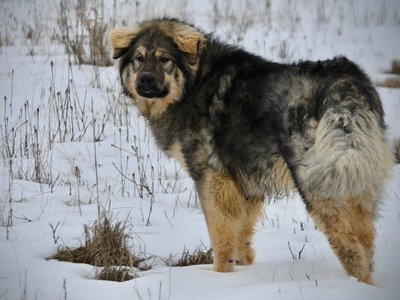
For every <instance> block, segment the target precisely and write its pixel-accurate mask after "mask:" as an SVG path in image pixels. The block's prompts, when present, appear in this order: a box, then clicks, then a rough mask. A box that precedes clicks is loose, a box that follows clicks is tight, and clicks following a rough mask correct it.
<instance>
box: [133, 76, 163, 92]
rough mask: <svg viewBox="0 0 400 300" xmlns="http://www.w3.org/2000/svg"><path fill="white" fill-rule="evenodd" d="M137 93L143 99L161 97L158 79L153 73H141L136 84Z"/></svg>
mask: <svg viewBox="0 0 400 300" xmlns="http://www.w3.org/2000/svg"><path fill="white" fill-rule="evenodd" d="M136 91H137V92H138V94H139V95H140V96H142V97H146V98H154V97H159V95H160V93H161V89H160V87H159V85H158V84H157V78H156V76H155V75H154V74H153V73H150V72H144V73H141V74H140V75H139V76H138V78H137V82H136Z"/></svg>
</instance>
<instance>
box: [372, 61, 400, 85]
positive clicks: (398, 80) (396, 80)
mask: <svg viewBox="0 0 400 300" xmlns="http://www.w3.org/2000/svg"><path fill="white" fill-rule="evenodd" d="M385 73H387V74H391V75H393V76H391V77H389V78H386V79H385V80H383V81H378V82H377V83H376V85H377V86H380V87H387V88H391V89H399V88H400V76H399V75H400V60H398V59H396V60H393V61H392V66H391V68H390V70H388V71H386V72H385Z"/></svg>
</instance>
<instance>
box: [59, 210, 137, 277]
mask: <svg viewBox="0 0 400 300" xmlns="http://www.w3.org/2000/svg"><path fill="white" fill-rule="evenodd" d="M129 229H130V228H128V225H127V224H126V222H115V223H114V224H112V222H111V221H110V219H109V218H108V217H106V216H102V217H101V218H100V219H99V220H97V221H96V222H95V223H94V225H93V226H91V227H89V226H85V229H84V245H83V246H81V247H78V248H75V249H72V248H69V247H67V246H65V247H63V248H61V249H59V251H58V253H57V254H56V255H54V256H53V257H51V258H52V259H57V260H60V261H69V262H73V263H85V264H90V265H93V266H95V267H103V269H102V270H101V272H98V274H96V279H102V280H113V281H124V280H129V279H132V278H134V276H132V275H131V274H130V273H129V271H130V269H131V268H133V267H134V268H138V269H140V266H139V265H140V263H142V262H143V261H144V260H145V259H144V258H141V257H137V256H134V255H132V254H131V252H130V251H129V247H128V240H129V239H130V238H131V236H130V235H129V233H127V232H129Z"/></svg>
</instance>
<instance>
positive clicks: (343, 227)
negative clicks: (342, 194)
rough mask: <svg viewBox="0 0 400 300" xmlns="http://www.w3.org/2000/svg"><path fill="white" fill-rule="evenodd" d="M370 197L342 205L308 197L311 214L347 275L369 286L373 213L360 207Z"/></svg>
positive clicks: (371, 264) (371, 265) (371, 269)
mask: <svg viewBox="0 0 400 300" xmlns="http://www.w3.org/2000/svg"><path fill="white" fill-rule="evenodd" d="M366 197H371V195H369V194H364V195H362V196H359V197H351V198H348V199H346V200H345V201H335V200H332V199H321V198H317V197H311V198H310V200H311V201H310V202H311V210H310V213H311V215H312V216H313V217H314V220H315V222H316V224H317V226H318V227H319V228H320V229H321V230H322V231H323V232H324V233H325V234H326V236H327V238H328V241H329V243H330V245H331V247H332V249H333V250H334V252H335V253H336V255H337V256H338V258H339V260H340V262H341V263H342V265H343V267H344V269H345V270H346V272H347V273H348V274H349V275H351V276H354V277H356V278H358V279H359V280H360V281H362V282H365V283H368V284H372V276H371V273H372V271H373V253H374V239H375V228H374V215H375V213H374V211H371V210H373V209H368V208H366V207H365V206H363V202H364V203H365V202H369V201H370V199H365V198H366Z"/></svg>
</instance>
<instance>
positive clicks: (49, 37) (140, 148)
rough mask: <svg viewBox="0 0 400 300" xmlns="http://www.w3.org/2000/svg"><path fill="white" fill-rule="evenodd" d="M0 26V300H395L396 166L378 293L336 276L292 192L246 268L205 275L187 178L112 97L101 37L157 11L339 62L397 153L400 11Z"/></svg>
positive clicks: (105, 8) (360, 8) (67, 17)
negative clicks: (380, 117)
mask: <svg viewBox="0 0 400 300" xmlns="http://www.w3.org/2000/svg"><path fill="white" fill-rule="evenodd" d="M0 15H1V17H0V97H1V100H2V103H0V155H1V156H0V160H1V161H0V300H3V299H21V300H31V299H32V300H33V299H37V300H44V299H49V300H54V299H64V300H65V299H69V300H71V299H85V300H86V299H97V300H101V299H121V300H122V299H284V300H288V299H324V300H328V299H385V300H395V299H400V288H399V285H400V260H399V253H400V234H399V228H400V165H396V166H395V167H394V168H393V176H392V179H391V180H390V181H388V182H387V184H386V186H385V195H384V197H383V199H382V205H381V217H380V218H379V220H378V221H377V240H376V259H375V262H376V266H375V272H374V274H373V276H374V281H375V284H374V285H373V286H370V285H366V284H363V283H359V282H358V281H357V280H356V279H355V278H351V277H349V276H347V275H346V273H345V271H344V270H343V268H342V267H341V265H340V263H339V261H338V259H337V258H336V256H335V255H334V253H333V252H332V250H331V248H330V246H329V244H328V242H327V240H326V238H325V236H324V235H323V234H322V233H321V232H320V231H318V230H316V228H315V225H314V223H313V221H312V219H311V218H310V217H309V216H308V215H307V213H306V211H305V209H304V205H303V204H302V202H301V200H300V199H299V196H298V195H297V194H293V196H292V197H289V198H288V199H282V200H280V201H278V202H275V203H272V204H270V205H268V206H265V209H264V211H265V213H264V218H263V220H262V222H260V223H259V224H258V225H257V233H256V236H255V247H256V261H255V263H254V264H253V265H250V266H237V267H236V271H235V272H233V273H216V272H213V271H212V266H211V264H209V263H208V262H209V260H210V251H209V248H210V243H209V238H208V234H207V228H206V223H205V220H204V216H203V213H202V211H201V208H200V203H199V199H198V197H197V194H196V192H195V189H194V186H193V182H192V181H191V179H190V178H189V176H188V175H187V174H186V173H185V171H184V170H183V169H181V168H180V166H179V165H178V164H177V163H176V162H175V161H174V160H170V159H168V158H166V157H165V155H164V154H163V153H161V152H160V151H159V150H158V149H157V148H156V146H155V144H154V141H153V138H152V136H151V133H150V131H149V129H148V128H147V125H146V121H145V120H144V119H142V118H141V117H139V116H138V114H137V111H136V109H135V107H133V106H132V105H131V103H130V100H129V99H127V98H126V97H125V96H123V95H122V93H121V88H120V83H119V79H118V71H117V69H116V68H115V67H114V66H113V65H112V64H113V61H112V59H111V50H110V46H109V44H108V41H107V36H108V32H109V30H110V29H112V28H114V27H118V26H130V25H133V24H135V22H137V21H141V20H145V19H149V18H154V17H159V16H164V15H167V16H172V17H178V18H182V19H185V20H188V21H190V22H192V23H193V24H195V25H196V26H197V27H199V28H201V29H202V30H204V31H205V32H214V34H215V35H216V36H218V37H219V38H220V39H221V40H223V41H225V42H227V43H231V44H235V45H239V46H241V47H244V48H245V49H246V50H248V51H250V52H253V53H256V54H258V55H261V56H263V57H265V58H266V59H269V60H273V61H277V62H285V63H286V62H296V61H299V60H304V59H312V60H317V59H326V58H332V57H333V56H336V55H345V56H347V57H348V58H349V59H351V60H353V61H355V62H356V63H357V64H359V65H360V66H361V67H362V68H363V69H364V70H365V71H366V72H367V73H368V74H369V75H370V77H371V79H372V81H373V82H374V83H375V84H376V87H377V90H378V92H379V94H380V96H381V99H382V102H383V105H384V109H385V113H386V122H387V124H388V140H389V141H390V142H391V143H393V144H396V143H398V142H396V141H399V138H400V74H399V65H400V63H399V59H400V2H399V1H395V0H392V1H390V0H384V1H378V0H375V1H373V0H366V1H362V0H348V1H345V0H334V1H322V0H300V1H295V0H282V1H279V0H263V1H256V0H254V1H251V0H243V1H238V0H234V1H228V0H226V1H223V0H209V1H196V0H182V1H179V0H171V1H161V0H158V1H157V0H147V1H145V0H143V1H128V0H121V1H116V0H114V1H104V0H73V1H66V0H55V1H43V0H32V1H28V0H2V1H1V2H0ZM397 147H398V149H400V146H399V144H397ZM393 148H394V149H395V146H393ZM397 151H398V153H397V154H398V155H399V156H400V150H397ZM398 159H399V158H398ZM399 161H400V159H399ZM97 238H100V240H98V239H97ZM103 238H104V239H103ZM115 241H116V243H119V244H118V246H119V247H120V248H119V249H118V251H116V250H115V249H116V248H115V247H111V248H107V246H108V245H109V244H113V243H114V242H115ZM88 246H91V247H92V248H91V249H92V250H91V251H93V252H89V254H88V255H86V253H85V255H86V256H85V255H84V254H82V253H83V252H79V255H76V256H74V255H73V254H76V253H77V251H75V250H76V249H80V250H81V249H87V248H89V247H88ZM85 247H86V248H85ZM103 247H104V248H106V250H104V249H103ZM103 250H104V251H105V252H103ZM119 250H121V251H119ZM78 251H79V250H78ZM107 251H108V252H107ZM60 253H61V254H62V253H64V254H66V255H64V257H63V259H69V260H71V259H72V260H75V262H69V261H61V260H60V257H56V258H58V259H56V258H55V255H57V254H60ZM65 256H66V257H65ZM72 256H74V257H72ZM84 256H85V259H83V257H84ZM86 258H87V259H86ZM90 259H91V260H90ZM180 265H182V266H180ZM110 279H111V280H110Z"/></svg>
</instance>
